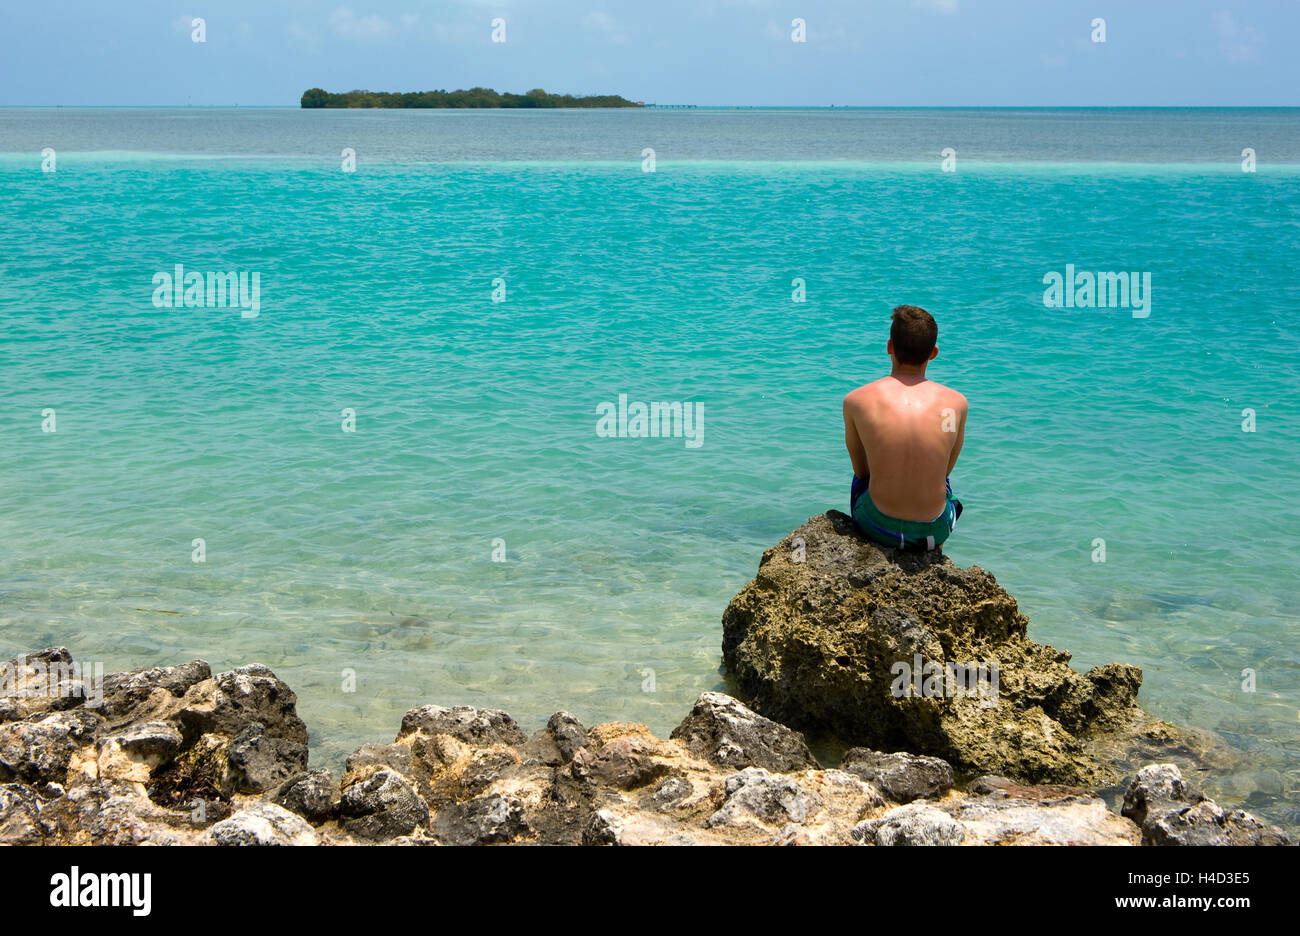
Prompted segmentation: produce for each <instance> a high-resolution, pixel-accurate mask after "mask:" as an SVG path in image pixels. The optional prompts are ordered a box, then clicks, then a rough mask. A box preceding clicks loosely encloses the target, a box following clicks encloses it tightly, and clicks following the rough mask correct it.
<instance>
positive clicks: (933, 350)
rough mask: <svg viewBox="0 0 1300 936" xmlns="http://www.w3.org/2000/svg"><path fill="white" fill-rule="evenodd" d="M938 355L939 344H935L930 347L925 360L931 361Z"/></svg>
mask: <svg viewBox="0 0 1300 936" xmlns="http://www.w3.org/2000/svg"><path fill="white" fill-rule="evenodd" d="M938 356H939V346H938V345H935V346H934V347H933V348H931V349H930V356H929V357H928V358H926V360H928V361H933V360H934V359H935V358H937V357H938Z"/></svg>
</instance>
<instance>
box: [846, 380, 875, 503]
mask: <svg viewBox="0 0 1300 936" xmlns="http://www.w3.org/2000/svg"><path fill="white" fill-rule="evenodd" d="M852 397H853V394H852V393H850V394H849V395H848V396H846V397H845V398H844V446H845V448H847V449H848V450H849V459H850V460H851V461H852V462H853V473H854V474H855V475H857V476H858V477H859V478H861V479H862V480H863V481H866V480H867V479H868V478H870V477H871V468H870V466H869V465H868V463H867V450H866V449H865V448H863V446H862V439H861V438H859V437H858V428H857V426H856V425H854V423H853V410H854V405H853V403H852V402H851V400H852Z"/></svg>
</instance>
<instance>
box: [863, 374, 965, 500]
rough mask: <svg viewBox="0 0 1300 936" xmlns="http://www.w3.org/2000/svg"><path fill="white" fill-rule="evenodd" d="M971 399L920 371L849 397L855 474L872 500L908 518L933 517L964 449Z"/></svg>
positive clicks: (891, 378)
mask: <svg viewBox="0 0 1300 936" xmlns="http://www.w3.org/2000/svg"><path fill="white" fill-rule="evenodd" d="M966 407H967V404H966V398H965V397H964V396H962V395H961V394H960V393H958V392H957V391H956V390H953V389H952V388H950V387H945V386H944V385H943V384H941V383H935V382H934V381H933V380H927V379H926V378H925V377H923V376H922V377H916V376H913V375H906V374H903V375H898V374H891V375H890V376H888V377H882V378H881V379H880V380H875V381H872V382H871V383H869V384H867V385H866V386H863V387H858V389H856V390H854V391H853V392H852V393H850V394H849V395H848V396H846V397H845V398H844V437H845V443H846V445H847V446H848V449H849V457H850V458H851V459H852V461H853V473H854V474H856V475H857V476H858V477H859V478H861V479H862V480H863V481H866V482H867V489H868V491H869V492H870V494H871V499H872V500H873V501H874V502H875V504H876V506H877V507H879V508H880V509H881V510H882V511H884V512H885V513H887V514H890V515H892V516H895V517H898V518H899V519H901V520H933V519H934V518H935V517H937V516H939V514H940V513H941V512H942V511H943V508H944V504H945V503H946V502H947V487H946V484H945V481H946V480H947V478H948V475H950V474H951V473H952V469H953V466H954V465H955V464H956V463H957V456H958V455H959V454H960V453H961V447H962V442H963V441H964V440H965V429H966Z"/></svg>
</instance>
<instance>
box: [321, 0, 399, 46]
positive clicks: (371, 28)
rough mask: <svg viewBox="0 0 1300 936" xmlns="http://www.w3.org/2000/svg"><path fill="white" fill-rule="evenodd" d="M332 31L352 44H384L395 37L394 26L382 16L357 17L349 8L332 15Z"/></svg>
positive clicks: (342, 8) (339, 9)
mask: <svg viewBox="0 0 1300 936" xmlns="http://www.w3.org/2000/svg"><path fill="white" fill-rule="evenodd" d="M330 29H332V30H334V34H335V35H336V36H340V37H342V38H344V39H349V40H351V41H352V42H384V41H386V40H388V39H391V38H392V36H393V24H392V23H390V22H389V21H388V20H386V19H384V18H383V17H382V16H375V15H373V14H372V15H370V16H360V17H358V16H355V15H353V13H352V11H351V10H349V9H348V8H347V7H339V8H338V9H337V10H335V11H334V12H333V13H331V14H330Z"/></svg>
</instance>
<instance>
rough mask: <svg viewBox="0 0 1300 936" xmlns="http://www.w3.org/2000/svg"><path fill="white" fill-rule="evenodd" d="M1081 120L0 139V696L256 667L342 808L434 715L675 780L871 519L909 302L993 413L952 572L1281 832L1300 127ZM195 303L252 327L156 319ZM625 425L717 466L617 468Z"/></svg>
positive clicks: (423, 125)
mask: <svg viewBox="0 0 1300 936" xmlns="http://www.w3.org/2000/svg"><path fill="white" fill-rule="evenodd" d="M1088 113H1089V114H1091V115H1092V117H1093V118H1095V119H1094V120H1093V122H1092V123H1091V124H1089V126H1090V127H1091V128H1092V130H1091V132H1090V133H1089V134H1079V133H1077V132H1074V131H1073V130H1072V128H1073V127H1074V124H1075V122H1077V121H1078V120H1079V119H1080V112H1073V111H1070V112H1010V113H1008V112H1000V111H999V112H967V111H962V112H946V111H940V112H934V111H931V112H871V111H861V112H843V113H841V112H835V113H834V114H833V115H830V114H828V113H827V112H761V111H759V112H755V111H749V112H704V111H698V112H695V111H693V112H657V113H653V112H652V113H631V112H620V113H612V114H611V113H599V112H590V113H588V112H584V113H565V114H560V115H550V114H547V115H518V114H508V115H503V114H498V113H395V112H386V113H380V114H352V113H341V112H330V113H328V114H303V113H301V112H298V111H270V110H268V111H245V110H240V111H237V112H235V111H211V112H209V111H148V110H146V111H136V110H124V111H66V110H65V111H46V110H39V111H16V110H9V111H0V130H2V131H3V132H0V148H3V150H4V152H0V213H2V220H3V224H2V225H0V399H2V400H3V406H2V407H0V491H2V492H3V493H2V494H0V505H2V507H3V509H0V653H3V655H5V656H7V655H9V654H11V653H17V652H20V651H22V650H25V649H30V648H34V647H39V646H46V645H49V644H65V645H67V646H69V647H70V648H71V649H72V650H73V653H74V655H75V656H77V657H78V658H81V659H86V660H103V661H104V663H105V666H106V669H108V670H112V669H122V668H129V667H135V666H143V665H151V664H168V663H175V662H179V661H183V660H187V659H192V658H195V657H200V658H203V659H206V660H208V661H209V662H210V663H211V664H212V665H213V667H214V668H226V667H229V666H232V665H238V664H241V663H246V662H250V661H254V660H257V661H261V662H265V663H267V664H268V665H270V666H272V667H273V668H274V669H275V670H276V672H277V673H278V674H279V675H281V676H282V677H283V678H285V679H286V680H287V681H288V682H289V683H290V684H291V685H292V686H293V687H294V689H295V690H296V691H297V692H298V695H299V709H300V712H301V713H302V715H303V717H304V718H305V719H306V720H307V722H308V724H309V726H310V728H311V730H312V734H313V738H312V743H313V755H312V756H313V760H314V762H319V763H322V764H330V765H336V764H337V763H338V762H339V761H340V760H341V758H342V756H343V755H345V754H346V753H347V752H348V751H350V750H351V749H352V748H354V747H355V746H357V745H358V744H360V743H363V742H365V741H373V740H382V739H384V738H386V737H387V736H388V735H389V734H390V733H393V732H395V731H396V728H397V725H398V722H399V720H400V717H401V714H402V713H403V712H404V711H405V710H406V709H408V708H410V707H411V706H414V705H418V704H423V703H429V702H437V703H442V704H456V703H468V704H478V705H491V706H493V707H500V708H504V709H506V710H508V711H510V712H511V713H512V714H514V715H515V716H516V717H517V718H519V719H520V721H521V722H522V723H523V724H524V726H525V727H526V728H529V729H532V728H536V727H539V726H540V725H541V724H543V723H544V721H545V719H546V717H547V716H548V715H549V714H550V713H551V712H553V711H555V710H557V709H560V708H564V709H568V710H570V711H573V712H574V713H575V714H577V715H578V716H579V717H580V718H582V720H583V721H584V722H586V723H589V724H590V723H595V722H598V721H602V720H609V719H631V720H639V721H645V722H647V723H648V724H649V725H650V727H651V728H652V729H654V730H655V731H656V732H660V733H662V732H666V731H668V730H670V729H671V727H672V726H673V725H675V724H676V722H677V721H678V720H680V718H681V717H682V715H683V714H684V713H685V711H686V710H687V708H688V707H689V705H690V703H691V701H692V700H693V699H694V698H695V696H696V695H697V694H698V693H699V692H700V691H702V690H704V689H708V688H714V687H717V686H719V685H720V684H721V680H720V677H719V675H718V672H717V665H718V661H719V655H720V654H719V643H720V632H721V626H720V623H719V622H720V616H721V613H722V610H723V609H724V608H725V606H726V604H727V602H728V600H729V599H730V598H731V596H732V595H733V594H734V593H735V592H736V591H737V590H738V589H739V588H740V587H741V586H743V585H744V584H745V582H747V581H748V580H749V579H750V578H751V577H752V575H753V573H754V570H755V568H756V566H757V562H758V558H759V556H760V555H761V553H762V551H763V549H765V548H766V547H767V546H770V545H771V544H772V543H773V542H775V541H776V540H777V539H779V538H780V537H781V536H783V535H785V534H786V533H787V532H789V531H790V529H792V528H793V527H794V526H796V525H798V524H799V523H801V522H802V521H803V520H804V519H806V518H807V517H808V516H810V515H812V514H815V513H818V512H821V511H823V510H825V509H827V508H828V507H836V508H839V509H844V507H845V501H846V500H847V489H848V484H847V480H848V477H849V471H850V469H849V465H848V459H847V455H846V453H844V451H843V435H842V428H841V424H840V417H839V400H840V397H841V396H842V395H843V394H844V393H845V392H846V391H847V390H849V389H851V388H852V387H854V386H856V385H857V384H859V383H861V382H863V381H865V380H867V379H871V378H873V377H875V376H878V375H879V374H880V373H882V372H883V371H882V369H883V368H885V367H887V360H886V359H885V358H884V356H883V345H884V341H885V338H886V335H887V329H888V312H889V309H890V308H891V307H892V306H894V305H896V304H898V303H900V302H912V303H915V304H919V305H922V306H924V307H926V308H928V309H930V310H931V311H933V312H934V313H935V315H936V317H937V318H938V320H939V323H940V346H941V355H940V357H939V358H938V360H937V361H936V362H935V364H934V365H933V369H932V375H933V376H934V377H935V378H936V379H939V380H942V381H945V382H950V383H952V384H954V385H955V386H957V387H958V388H960V389H961V390H963V391H964V392H965V393H966V395H967V396H968V398H969V399H970V401H971V408H972V412H971V425H970V429H969V431H968V437H967V442H966V448H965V451H964V453H963V455H962V459H961V462H960V464H959V466H958V468H957V470H956V472H955V473H954V478H953V481H954V488H955V489H956V491H957V493H958V495H959V496H960V497H961V498H962V499H963V501H964V502H965V504H966V506H967V510H968V512H967V513H966V514H965V515H964V516H963V519H962V522H961V526H960V529H959V531H958V534H957V535H956V536H955V538H954V539H953V540H952V541H951V543H950V547H949V553H950V554H951V555H952V557H953V559H954V560H955V561H956V562H958V563H960V564H963V565H967V564H979V565H981V566H984V567H986V568H988V569H990V570H992V571H993V572H994V573H996V574H997V576H998V578H999V581H1001V582H1002V583H1003V584H1004V585H1005V586H1006V587H1007V588H1008V589H1009V590H1010V591H1011V592H1012V593H1013V594H1015V595H1016V596H1017V598H1018V599H1019V600H1020V603H1021V607H1022V609H1023V610H1024V611H1025V612H1026V613H1027V614H1029V616H1030V620H1031V631H1030V634H1031V636H1032V637H1034V638H1035V639H1037V640H1039V641H1041V642H1044V643H1051V644H1053V645H1055V646H1058V647H1064V648H1069V649H1070V650H1072V651H1073V652H1074V654H1075V664H1076V666H1078V667H1079V668H1081V669H1086V668H1087V667H1089V666H1092V665H1095V664H1098V663H1104V662H1108V661H1111V660H1123V661H1127V662H1133V663H1137V664H1139V665H1141V666H1142V667H1143V669H1144V671H1145V674H1146V676H1145V684H1144V687H1143V690H1142V697H1143V700H1144V704H1145V705H1146V706H1147V707H1148V708H1149V709H1151V710H1152V711H1154V712H1156V713H1157V714H1159V715H1161V716H1163V717H1165V718H1168V719H1170V720H1172V721H1176V722H1183V723H1190V724H1196V725H1203V726H1206V727H1210V728H1214V729H1216V730H1218V731H1220V732H1222V733H1223V734H1224V735H1225V736H1226V737H1227V738H1228V739H1229V740H1230V741H1231V742H1232V743H1233V744H1235V745H1237V746H1239V747H1241V748H1243V749H1244V750H1246V751H1247V752H1249V754H1250V758H1249V759H1248V761H1247V763H1246V765H1245V767H1244V768H1243V770H1242V771H1241V772H1239V773H1234V774H1226V775H1221V776H1215V777H1209V778H1207V780H1206V782H1207V785H1208V786H1209V787H1210V788H1211V790H1212V791H1213V792H1215V793H1216V794H1217V795H1219V796H1220V797H1222V798H1223V800H1224V801H1226V802H1234V803H1235V802H1242V801H1247V798H1249V800H1248V801H1249V803H1250V806H1251V808H1252V809H1255V810H1256V811H1258V812H1260V813H1262V814H1264V815H1267V816H1269V817H1270V818H1273V819H1275V820H1276V821H1282V822H1286V823H1287V824H1289V825H1290V826H1291V827H1292V828H1295V827H1296V825H1297V822H1296V818H1295V817H1296V813H1295V810H1296V808H1297V796H1296V794H1295V793H1294V791H1295V790H1297V789H1298V788H1300V766H1297V760H1296V754H1297V748H1298V747H1300V720H1298V717H1300V652H1298V651H1297V643H1296V640H1295V636H1296V625H1297V621H1300V602H1298V601H1297V599H1296V594H1295V571H1294V570H1295V569H1296V566H1297V548H1296V533H1295V531H1296V530H1297V529H1300V507H1298V506H1297V504H1296V500H1295V498H1294V492H1295V491H1296V490H1297V489H1300V483H1298V482H1300V469H1298V468H1297V465H1296V457H1295V452H1296V442H1297V440H1298V439H1300V420H1298V418H1297V413H1296V401H1295V397H1296V393H1295V391H1296V388H1297V386H1300V364H1298V363H1297V361H1298V360H1300V359H1298V358H1297V352H1298V351H1300V339H1297V336H1296V332H1295V328H1296V324H1295V323H1296V316H1297V312H1298V311H1300V287H1298V286H1297V284H1296V279H1295V277H1296V270H1297V266H1298V263H1297V262H1298V261H1300V256H1298V253H1300V251H1298V248H1297V243H1300V238H1298V237H1297V234H1298V233H1300V232H1298V231H1297V227H1298V226H1300V117H1298V116H1296V112H1288V111H1266V112H1244V111H1208V112H1167V113H1160V112H1140V115H1141V119H1136V120H1135V119H1133V115H1134V114H1135V113H1139V112H1128V111H1121V112H1088ZM1085 116H1086V115H1085ZM528 117H537V118H540V119H537V120H534V121H529V120H528V119H527V118H528ZM316 118H320V119H319V120H317V119H316ZM1090 119H1091V118H1090ZM620 121H622V122H621V123H620ZM900 124H902V125H904V126H903V129H899V127H900ZM160 128H164V129H160ZM647 128H650V130H652V131H654V132H653V133H651V132H647ZM962 132H964V133H966V134H967V136H968V138H970V139H972V140H973V141H974V142H972V144H971V145H970V146H966V147H965V148H963V144H961V143H956V144H951V145H956V146H958V148H959V153H960V154H963V155H959V171H958V172H957V173H956V174H944V173H941V172H940V171H939V169H938V156H937V151H938V149H940V148H941V147H942V146H943V145H950V144H949V140H950V139H952V138H954V137H957V136H959V135H960V133H962ZM655 133H657V134H658V135H659V136H658V139H668V140H671V141H676V142H675V143H674V144H673V145H672V146H670V147H669V148H668V149H667V150H666V149H665V148H664V146H663V145H662V144H661V143H658V142H656V139H647V138H648V137H652V136H654V134H655ZM927 133H929V134H932V135H933V136H934V137H935V139H936V142H934V143H929V142H925V139H926V138H925V137H924V134H927ZM1242 139H1245V140H1246V142H1241V140H1242ZM1066 140H1069V141H1071V143H1070V145H1069V146H1064V145H1063V146H1061V147H1060V148H1058V149H1053V145H1054V142H1062V141H1066ZM855 141H856V142H855ZM998 141H1004V142H1005V145H1004V143H999V142H998ZM1016 141H1019V143H1018V145H1020V148H1019V149H1016V148H1015V147H1013V146H1012V145H1011V144H1012V143H1013V142H1016ZM891 144H892V146H893V149H891ZM646 145H650V146H655V147H656V149H657V151H658V153H659V164H658V171H657V172H655V173H654V174H646V173H643V172H642V171H641V169H640V158H641V157H640V151H641V148H642V147H643V146H646ZM1245 145H1253V146H1254V147H1255V148H1256V149H1257V151H1258V152H1259V153H1260V160H1261V161H1260V165H1259V171H1258V172H1257V173H1256V174H1254V175H1246V174H1243V173H1242V172H1241V171H1240V168H1239V165H1238V160H1237V154H1238V153H1239V152H1240V149H1241V148H1242V147H1243V146H1245ZM43 146H53V147H55V148H56V149H57V150H58V152H59V156H58V159H59V162H58V167H59V169H58V172H57V173H54V174H44V173H42V172H41V171H40V157H39V155H38V153H39V150H40V149H41V148H42V147H43ZM343 146H352V147H354V148H356V149H357V151H358V159H359V168H358V171H357V172H356V173H355V174H351V175H349V174H345V173H342V172H341V171H340V170H339V163H338V158H337V154H338V151H339V150H340V149H341V148H342V147H343ZM981 147H982V149H981ZM1234 147H1235V149H1234ZM972 148H973V150H974V151H975V152H984V153H985V156H986V158H984V159H983V160H981V159H978V158H971V159H967V158H966V156H965V155H964V154H966V153H967V152H968V151H971V150H972ZM1225 150H1226V153H1225V152H1224V151H1225ZM1266 152H1267V153H1273V154H1276V153H1286V154H1288V156H1289V161H1283V160H1279V159H1278V158H1276V157H1274V159H1272V160H1271V161H1270V160H1269V159H1266V158H1265V156H1264V154H1265V153H1266ZM1159 154H1164V155H1163V156H1162V155H1159ZM212 157H221V158H212ZM1164 159H1167V160H1168V161H1167V162H1157V161H1154V160H1164ZM837 160H840V161H842V164H839V165H836V164H835V162H836V161H837ZM176 263H183V264H185V265H186V268H187V269H195V270H210V269H211V270H244V271H258V272H260V274H261V303H262V309H261V314H260V315H259V316H258V317H257V318H255V319H242V318H241V317H240V315H239V312H238V310H234V309H205V308H200V309H184V308H181V309H165V308H164V309H159V308H155V307H154V306H153V304H152V302H151V298H152V295H153V286H152V282H151V280H152V277H153V275H154V274H155V273H156V272H159V271H170V270H171V269H172V268H173V266H174V264H176ZM1067 263H1073V264H1075V265H1076V266H1077V267H1078V268H1079V269H1089V270H1109V269H1126V270H1139V271H1149V272H1151V274H1152V280H1153V289H1154V296H1153V304H1152V312H1151V315H1150V317H1149V318H1146V319H1134V318H1132V316H1131V315H1130V313H1129V312H1128V311H1126V310H1123V309H1047V308H1044V306H1043V303H1042V294H1043V288H1044V287H1043V285H1042V277H1043V275H1044V273H1046V272H1048V271H1053V270H1054V271H1063V270H1064V267H1065V264H1067ZM496 277H502V278H504V279H505V281H506V283H507V289H508V298H507V301H506V302H504V303H499V304H494V303H493V302H492V301H491V293H492V288H493V283H492V281H493V279H494V278H496ZM793 277H803V278H805V279H806V281H807V289H808V301H807V302H806V303H803V304H795V303H792V302H791V301H790V291H791V279H792V278H793ZM619 393H627V394H628V395H629V397H630V398H631V399H633V400H684V401H698V402H702V403H703V404H704V407H705V430H704V445H703V446H702V447H701V448H699V449H688V448H687V447H686V446H685V445H684V443H683V440H681V439H606V438H600V437H598V436H597V435H596V432H595V423H596V407H597V405H598V404H599V403H601V402H602V401H607V400H608V401H613V400H616V399H617V397H618V394H619ZM344 407H351V408H354V409H355V410H356V413H357V431H356V432H355V433H351V434H348V433H344V432H342V431H341V427H340V422H341V415H340V411H341V410H342V409H343V408H344ZM1246 407H1250V408H1253V409H1254V410H1255V411H1256V414H1257V416H1256V418H1257V431H1256V432H1254V433H1244V432H1242V431H1241V422H1242V410H1243V408H1246ZM45 408H54V409H55V410H56V413H57V432H55V433H53V434H50V433H43V432H42V431H41V413H42V410H43V409H45ZM195 537H202V538H204V539H205V540H206V544H207V561H206V562H205V563H202V564H196V563H193V562H191V541H192V540H193V539H194V538H195ZM1096 537H1103V538H1104V539H1105V540H1106V544H1107V561H1106V562H1105V563H1104V564H1100V563H1094V562H1092V561H1091V554H1092V551H1093V545H1092V543H1093V540H1094V538H1096ZM496 539H503V540H504V541H505V544H506V551H507V561H506V562H504V563H497V562H493V561H492V553H493V548H494V542H493V541H494V540H496ZM160 611H174V612H179V613H178V614H163V613H158V612H160ZM1246 668H1253V669H1255V670H1256V671H1257V674H1258V676H1257V679H1258V691H1257V692H1255V693H1253V694H1251V693H1245V692H1242V691H1241V681H1242V676H1241V673H1242V670H1243V669H1246ZM346 669H352V670H355V672H356V682H357V691H355V692H344V691H342V684H343V680H344V670H346ZM650 670H653V678H654V684H655V686H654V688H655V690H656V691H654V692H646V691H643V684H644V683H645V682H646V680H647V676H648V675H649V671H650Z"/></svg>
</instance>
